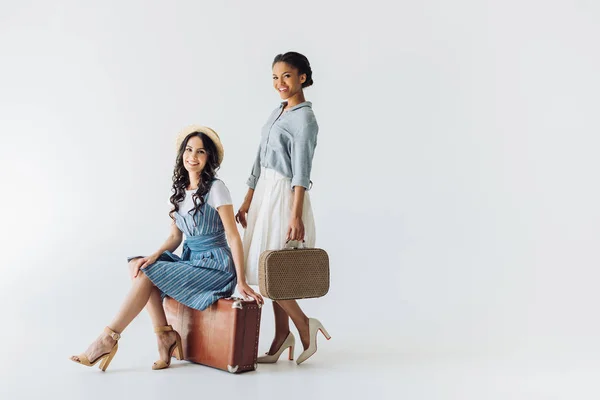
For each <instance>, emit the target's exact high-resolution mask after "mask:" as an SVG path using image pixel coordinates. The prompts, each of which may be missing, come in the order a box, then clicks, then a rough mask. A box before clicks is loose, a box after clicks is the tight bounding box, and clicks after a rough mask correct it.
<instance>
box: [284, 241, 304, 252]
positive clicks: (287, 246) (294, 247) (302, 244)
mask: <svg viewBox="0 0 600 400" xmlns="http://www.w3.org/2000/svg"><path fill="white" fill-rule="evenodd" d="M290 242H291V240H288V241H287V242H285V246H283V249H284V250H293V249H306V243H305V242H304V240H303V241H301V242H300V245H299V246H289V243H290ZM294 242H297V240H294Z"/></svg>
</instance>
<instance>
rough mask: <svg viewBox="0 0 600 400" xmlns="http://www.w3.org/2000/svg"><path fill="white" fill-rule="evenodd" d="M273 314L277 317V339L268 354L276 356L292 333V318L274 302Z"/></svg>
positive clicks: (275, 338)
mask: <svg viewBox="0 0 600 400" xmlns="http://www.w3.org/2000/svg"><path fill="white" fill-rule="evenodd" d="M273 314H274V315H275V337H274V338H273V342H272V343H271V348H270V349H269V352H268V353H267V354H271V355H273V354H275V353H277V350H279V348H280V347H281V345H282V344H283V342H284V341H285V339H286V338H287V336H288V334H289V333H290V322H289V321H290V318H289V316H288V315H287V313H286V312H285V310H284V309H283V308H281V306H280V305H279V304H277V302H275V301H274V302H273Z"/></svg>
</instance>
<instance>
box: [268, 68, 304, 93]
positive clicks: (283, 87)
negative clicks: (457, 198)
mask: <svg viewBox="0 0 600 400" xmlns="http://www.w3.org/2000/svg"><path fill="white" fill-rule="evenodd" d="M305 81H306V74H298V69H297V68H294V67H293V66H291V65H290V64H288V63H285V62H278V63H275V65H273V87H274V88H275V90H277V92H278V93H279V96H280V97H281V98H282V99H283V100H287V99H289V98H290V97H293V96H295V95H296V94H298V93H300V92H302V84H303V83H304V82H305Z"/></svg>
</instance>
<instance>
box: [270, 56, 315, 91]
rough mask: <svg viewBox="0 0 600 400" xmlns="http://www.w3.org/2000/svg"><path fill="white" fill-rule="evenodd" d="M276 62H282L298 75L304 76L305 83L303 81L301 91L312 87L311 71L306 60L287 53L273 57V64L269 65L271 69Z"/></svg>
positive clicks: (303, 57)
mask: <svg viewBox="0 0 600 400" xmlns="http://www.w3.org/2000/svg"><path fill="white" fill-rule="evenodd" d="M278 62H284V63H286V64H289V65H291V66H292V67H294V68H296V69H297V70H298V74H299V75H302V74H306V81H304V83H303V84H302V88H303V89H304V88H307V87H309V86H312V84H313V83H314V82H313V78H312V69H311V68H310V63H309V62H308V58H306V57H305V56H303V55H302V54H300V53H296V52H295V51H288V52H287V53H285V54H278V55H276V56H275V59H274V60H273V64H271V68H273V67H274V66H275V64H277V63H278Z"/></svg>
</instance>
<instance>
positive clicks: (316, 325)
mask: <svg viewBox="0 0 600 400" xmlns="http://www.w3.org/2000/svg"><path fill="white" fill-rule="evenodd" d="M318 331H321V333H322V334H323V336H325V338H327V340H329V339H331V336H329V333H327V330H326V329H325V327H323V324H321V322H319V320H318V319H316V318H309V319H308V332H309V333H308V334H309V335H310V336H309V337H310V345H309V346H308V349H306V350H304V352H302V354H300V357H298V359H297V360H296V364H298V365H300V364H302V363H303V362H304V361H306V360H308V358H309V357H310V356H312V355H313V354H315V353H316V351H317V332H318Z"/></svg>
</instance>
